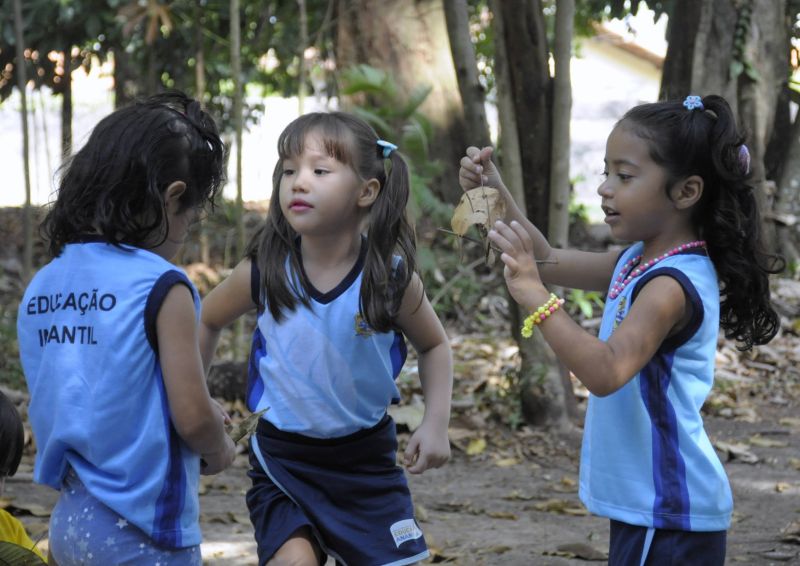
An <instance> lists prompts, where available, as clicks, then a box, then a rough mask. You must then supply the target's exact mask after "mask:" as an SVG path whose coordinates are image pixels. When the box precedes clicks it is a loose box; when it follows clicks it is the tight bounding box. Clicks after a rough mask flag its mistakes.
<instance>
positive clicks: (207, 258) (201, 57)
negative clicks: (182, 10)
mask: <svg viewBox="0 0 800 566" xmlns="http://www.w3.org/2000/svg"><path fill="white" fill-rule="evenodd" d="M194 25H195V34H194V53H195V55H194V59H195V67H194V84H195V97H196V98H197V100H198V101H199V102H200V105H201V106H205V98H206V52H205V41H204V40H203V26H204V21H203V0H197V3H196V4H195V5H194ZM200 261H202V262H203V263H204V264H206V265H209V264H210V263H211V245H210V243H209V240H208V226H207V225H206V224H205V223H203V224H201V225H200Z"/></svg>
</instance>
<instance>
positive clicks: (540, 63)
mask: <svg viewBox="0 0 800 566" xmlns="http://www.w3.org/2000/svg"><path fill="white" fill-rule="evenodd" d="M497 6H498V7H499V8H500V11H501V12H502V17H503V23H504V26H503V27H504V33H503V37H502V40H503V41H504V42H505V45H506V55H507V57H508V69H509V78H510V83H511V93H512V98H513V100H514V110H515V114H516V118H517V135H518V136H519V142H520V157H521V162H522V163H524V164H525V167H524V168H523V172H522V175H523V182H524V190H525V204H526V206H527V214H528V218H530V219H531V221H532V222H533V223H534V224H536V226H538V227H539V229H541V230H542V231H543V232H544V233H545V234H546V233H547V231H548V201H549V196H550V194H549V187H548V181H549V179H550V132H551V121H550V111H551V102H552V83H551V79H550V67H549V63H548V57H549V51H548V46H547V34H546V33H545V25H544V14H543V12H542V4H541V2H540V0H533V1H529V0H505V1H503V2H497Z"/></svg>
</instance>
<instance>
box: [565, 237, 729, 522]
mask: <svg viewBox="0 0 800 566" xmlns="http://www.w3.org/2000/svg"><path fill="white" fill-rule="evenodd" d="M641 251H642V245H641V243H638V244H636V245H634V246H632V247H631V248H629V249H627V250H626V251H625V252H624V253H623V254H622V255H621V257H620V259H619V261H618V262H617V267H616V269H615V273H614V279H616V277H617V274H618V273H619V271H620V269H621V268H622V266H623V265H624V264H625V263H626V262H627V261H628V260H629V259H631V258H633V257H635V256H637V255H639V254H641ZM664 275H666V276H669V277H672V278H673V279H675V280H676V281H677V282H678V283H679V284H680V285H681V287H683V290H684V293H685V295H686V299H687V303H688V305H689V308H691V309H692V315H691V320H690V322H689V323H688V325H687V326H686V327H685V328H684V329H683V330H682V331H681V332H680V333H679V334H677V335H675V336H672V337H670V338H669V339H667V340H666V341H665V342H664V343H663V344H662V346H661V347H660V348H659V350H658V352H656V354H655V356H653V358H652V359H651V360H650V361H649V362H648V363H647V365H646V366H645V367H644V368H642V370H641V371H640V372H639V373H638V374H637V375H636V376H635V377H634V378H633V379H632V380H631V381H629V382H628V383H627V384H626V385H625V386H623V387H622V388H621V389H619V390H618V391H616V392H615V393H613V394H611V395H609V396H607V397H602V398H600V397H596V396H594V395H590V397H589V406H588V409H587V413H586V424H585V428H584V436H583V448H582V451H581V469H580V496H581V499H582V501H583V502H584V504H585V505H586V507H587V508H588V509H589V511H591V512H592V513H595V514H597V515H601V516H605V517H609V518H611V519H616V520H618V521H623V522H625V523H628V524H631V525H640V526H644V527H655V528H659V529H676V530H684V531H721V530H725V529H727V528H728V526H729V525H730V519H731V512H732V508H733V499H732V496H731V490H730V486H729V484H728V479H727V476H726V475H725V470H724V469H723V467H722V464H721V463H720V461H719V458H718V457H717V455H716V453H715V451H714V448H713V446H712V445H711V442H710V441H709V439H708V436H707V435H706V432H705V430H704V428H703V420H702V417H701V415H700V408H701V407H702V405H703V402H704V401H705V399H706V397H707V396H708V394H709V392H710V390H711V386H712V383H713V380H714V361H715V354H716V345H717V335H718V333H719V286H718V282H717V276H716V273H715V271H714V266H713V264H712V263H711V260H710V259H709V258H708V256H707V255H705V252H703V251H689V252H684V253H680V254H677V255H674V256H672V257H669V258H667V259H665V260H662V261H660V262H659V263H658V264H657V265H656V266H654V267H652V268H650V269H649V270H647V271H645V272H644V273H643V274H642V275H640V276H639V277H638V279H636V280H634V281H633V282H632V283H631V284H629V285H628V286H627V287H625V289H624V290H623V292H622V293H621V294H620V295H619V296H618V297H617V298H616V299H610V298H607V299H606V305H605V310H604V312H603V320H602V323H601V326H600V334H599V337H600V339H602V340H607V339H608V338H609V337H610V336H611V334H612V333H613V331H614V328H616V326H617V325H619V324H620V323H621V322H622V320H623V319H624V318H625V316H626V314H627V313H628V311H629V309H630V306H631V304H632V302H633V301H635V300H636V295H637V294H638V292H639V291H640V290H641V289H642V287H643V286H644V285H645V283H646V282H647V281H649V280H651V279H652V278H654V277H658V276H664Z"/></svg>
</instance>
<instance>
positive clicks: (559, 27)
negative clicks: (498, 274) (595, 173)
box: [547, 0, 575, 248]
mask: <svg viewBox="0 0 800 566" xmlns="http://www.w3.org/2000/svg"><path fill="white" fill-rule="evenodd" d="M574 18H575V0H558V2H556V34H555V45H554V46H553V59H555V76H554V77H553V144H552V149H551V152H552V153H551V154H550V155H551V162H550V164H551V165H550V211H549V220H550V226H549V230H548V234H547V236H548V240H550V245H552V246H555V247H557V248H566V247H567V244H568V242H567V238H568V236H569V198H570V184H569V155H570V154H569V151H570V149H569V148H570V143H569V141H570V139H569V121H570V116H571V113H572V85H571V83H570V76H569V71H570V58H571V56H572V29H573V19H574Z"/></svg>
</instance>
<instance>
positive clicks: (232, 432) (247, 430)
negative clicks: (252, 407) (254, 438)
mask: <svg viewBox="0 0 800 566" xmlns="http://www.w3.org/2000/svg"><path fill="white" fill-rule="evenodd" d="M268 410H269V407H267V408H266V409H261V410H260V411H258V412H255V413H253V414H251V415H250V416H248V417H247V418H244V419H242V420H241V421H239V422H238V423H237V424H235V425H231V426H230V427H229V428H228V436H230V437H231V438H232V439H233V441H234V442H239V441H240V440H247V439H248V438H250V435H251V434H253V433H254V432H255V431H256V427H257V426H258V419H260V418H261V415H263V414H264V413H266V412H267V411H268Z"/></svg>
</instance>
